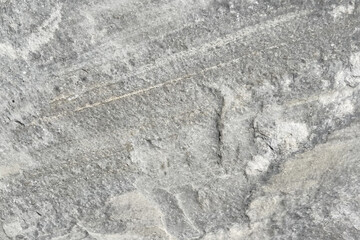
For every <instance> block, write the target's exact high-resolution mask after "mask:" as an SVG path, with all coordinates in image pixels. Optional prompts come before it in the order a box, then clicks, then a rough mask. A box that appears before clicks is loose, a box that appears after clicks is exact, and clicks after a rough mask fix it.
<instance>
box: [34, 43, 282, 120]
mask: <svg viewBox="0 0 360 240" xmlns="http://www.w3.org/2000/svg"><path fill="white" fill-rule="evenodd" d="M283 46H285V45H279V46H271V47H270V48H268V49H273V48H278V47H283ZM251 54H255V53H254V52H253V53H251ZM251 54H247V55H251ZM243 57H244V56H241V57H239V58H235V59H232V60H230V61H227V62H223V63H219V64H217V65H214V66H211V67H208V68H204V69H203V70H201V71H199V72H195V73H191V74H188V75H186V76H183V77H179V78H176V79H171V80H168V81H165V82H162V83H159V84H156V85H153V86H150V87H147V88H143V89H139V90H136V91H133V92H130V93H126V94H123V95H120V96H112V97H109V98H107V99H105V100H103V101H99V102H96V103H93V104H86V105H84V106H82V107H78V108H75V109H74V110H72V111H62V112H60V113H58V114H56V115H52V116H47V117H43V118H38V119H35V120H34V121H32V122H31V123H30V124H29V126H32V125H36V122H38V121H47V122H50V121H51V120H52V119H56V118H59V117H62V116H67V115H70V114H72V113H74V112H75V113H76V112H81V111H84V110H86V109H91V108H94V107H98V106H102V105H104V104H108V103H111V102H114V101H117V100H121V99H125V98H129V97H132V96H136V95H141V94H145V93H147V92H149V91H151V90H155V89H158V88H161V87H163V86H166V85H172V84H176V83H177V82H181V81H184V80H187V79H190V78H192V77H195V76H199V75H203V74H204V73H206V72H208V71H211V70H215V69H218V68H222V67H225V66H227V65H229V64H232V63H236V62H238V61H240V60H241V59H243Z"/></svg>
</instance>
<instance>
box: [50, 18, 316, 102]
mask: <svg viewBox="0 0 360 240" xmlns="http://www.w3.org/2000/svg"><path fill="white" fill-rule="evenodd" d="M309 13H310V12H309V11H301V12H299V13H293V12H291V13H288V14H284V15H281V16H279V17H277V18H275V19H271V20H268V21H266V22H264V23H260V24H256V25H254V26H250V27H245V28H243V29H241V30H240V31H238V32H236V33H235V34H230V35H228V36H226V37H224V38H219V39H217V40H215V41H213V42H210V43H206V44H204V45H203V46H201V47H200V48H191V49H189V50H187V51H185V52H179V53H175V54H173V55H171V56H169V57H166V58H163V59H160V60H159V61H156V63H155V64H149V65H145V66H143V67H140V70H139V71H137V72H135V73H134V74H129V75H127V76H125V77H123V78H122V79H126V78H128V77H132V76H138V75H140V74H143V73H146V72H148V71H150V70H153V69H156V68H160V67H161V66H164V65H165V64H169V63H171V61H175V60H178V59H186V58H189V57H191V56H194V55H199V54H202V53H205V52H207V51H209V50H210V49H213V48H219V47H222V46H225V45H227V44H229V43H233V42H236V41H239V40H244V37H246V36H250V35H252V34H254V33H258V32H264V31H269V29H272V28H275V27H276V26H278V25H280V24H284V23H287V22H289V21H291V20H294V19H296V18H299V17H303V16H306V15H308V14H309ZM118 82H119V81H116V82H112V83H107V84H104V85H101V86H96V87H93V88H90V89H88V90H86V91H84V92H83V93H82V94H81V95H83V94H85V93H88V92H91V91H94V90H96V89H99V88H104V87H109V86H112V85H114V84H117V83H118ZM81 95H80V96H81ZM67 98H71V100H70V101H73V100H75V99H77V98H79V96H76V97H74V95H68V96H67V97H62V98H59V99H54V100H52V102H56V101H61V100H65V99H67Z"/></svg>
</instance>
